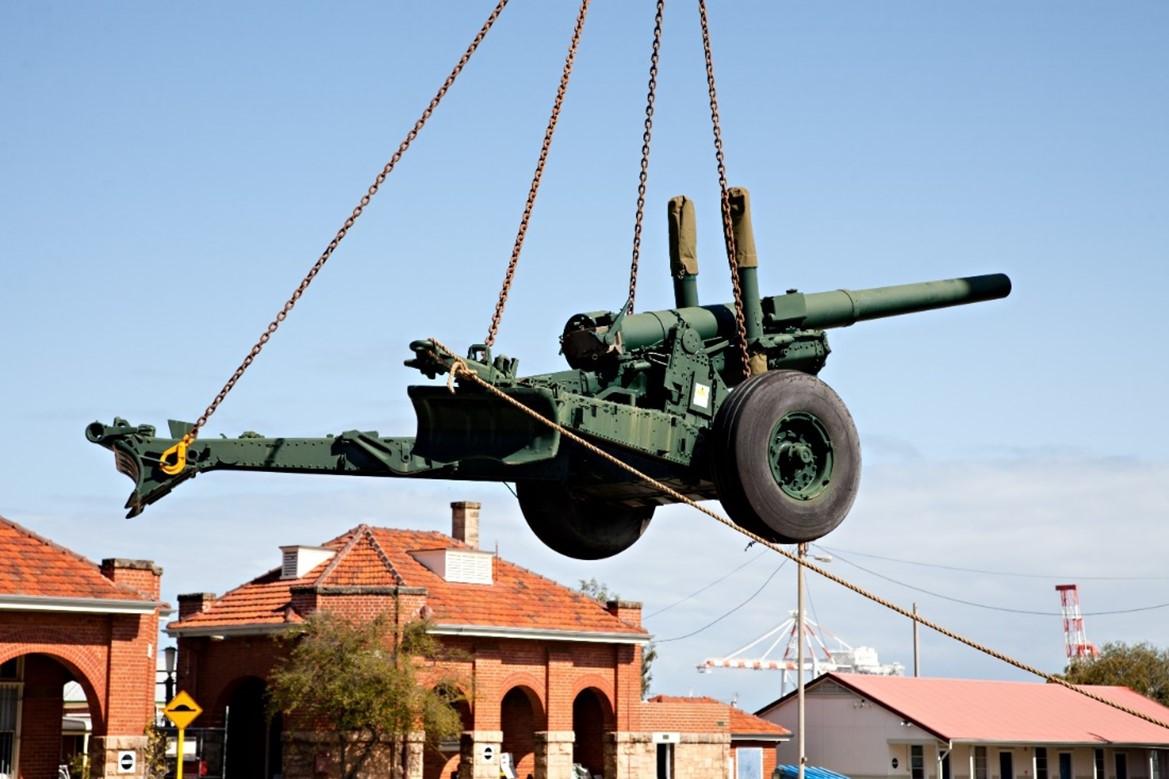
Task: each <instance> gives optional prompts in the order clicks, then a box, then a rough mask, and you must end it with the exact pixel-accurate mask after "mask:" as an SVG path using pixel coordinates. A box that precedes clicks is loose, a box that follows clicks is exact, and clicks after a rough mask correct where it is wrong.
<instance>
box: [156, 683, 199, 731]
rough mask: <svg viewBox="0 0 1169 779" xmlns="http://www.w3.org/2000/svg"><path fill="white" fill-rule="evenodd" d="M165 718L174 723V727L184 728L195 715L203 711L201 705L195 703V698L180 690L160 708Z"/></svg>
mask: <svg viewBox="0 0 1169 779" xmlns="http://www.w3.org/2000/svg"><path fill="white" fill-rule="evenodd" d="M162 713H163V714H165V715H166V718H167V719H168V720H170V721H171V722H173V723H174V724H175V727H176V728H185V727H187V726H188V725H190V724H191V723H192V722H193V721H194V720H195V717H198V716H199V715H200V714H202V713H203V707H202V706H200V705H199V704H197V703H195V699H194V698H192V697H191V696H190V695H187V693H186V692H184V691H182V690H180V691H179V694H178V695H176V696H175V697H174V698H173V699H171V702H170V703H168V704H167V705H166V708H165V709H163V710H162Z"/></svg>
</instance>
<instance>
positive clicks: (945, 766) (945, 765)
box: [942, 752, 950, 779]
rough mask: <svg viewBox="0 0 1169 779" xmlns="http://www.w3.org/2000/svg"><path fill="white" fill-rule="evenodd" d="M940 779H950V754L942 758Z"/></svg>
mask: <svg viewBox="0 0 1169 779" xmlns="http://www.w3.org/2000/svg"><path fill="white" fill-rule="evenodd" d="M942 779H950V753H949V752H947V753H946V756H945V757H943V758H942Z"/></svg>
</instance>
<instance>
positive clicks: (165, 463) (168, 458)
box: [159, 435, 191, 476]
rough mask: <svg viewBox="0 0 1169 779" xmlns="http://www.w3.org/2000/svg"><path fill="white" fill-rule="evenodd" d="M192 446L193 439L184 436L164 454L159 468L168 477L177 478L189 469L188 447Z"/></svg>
mask: <svg viewBox="0 0 1169 779" xmlns="http://www.w3.org/2000/svg"><path fill="white" fill-rule="evenodd" d="M190 445H191V437H190V436H189V435H185V436H183V437H182V438H181V439H180V440H179V442H178V443H176V444H175V445H174V446H172V447H171V448H170V449H167V450H166V451H165V452H163V453H162V459H161V461H160V462H159V467H160V468H162V472H163V473H165V474H166V475H167V476H177V475H178V474H180V473H182V472H183V469H184V468H186V467H187V447H188V446H190Z"/></svg>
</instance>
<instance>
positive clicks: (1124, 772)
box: [1112, 752, 1128, 779]
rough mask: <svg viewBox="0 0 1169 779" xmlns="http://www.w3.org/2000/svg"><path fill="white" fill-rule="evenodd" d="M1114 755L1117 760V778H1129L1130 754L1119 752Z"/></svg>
mask: <svg viewBox="0 0 1169 779" xmlns="http://www.w3.org/2000/svg"><path fill="white" fill-rule="evenodd" d="M1112 757H1113V759H1114V760H1115V761H1116V779H1128V755H1127V754H1126V753H1124V752H1117V753H1116V754H1115V755H1113V756H1112Z"/></svg>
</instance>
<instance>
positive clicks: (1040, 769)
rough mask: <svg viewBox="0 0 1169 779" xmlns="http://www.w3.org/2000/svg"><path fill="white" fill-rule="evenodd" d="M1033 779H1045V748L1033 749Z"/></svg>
mask: <svg viewBox="0 0 1169 779" xmlns="http://www.w3.org/2000/svg"><path fill="white" fill-rule="evenodd" d="M1035 779H1047V747H1035Z"/></svg>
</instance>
